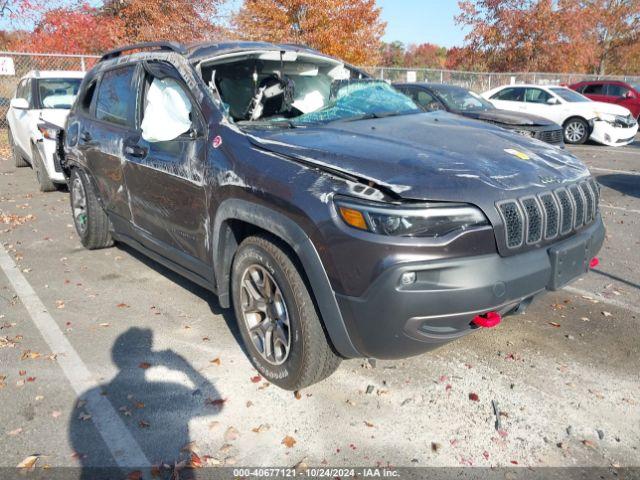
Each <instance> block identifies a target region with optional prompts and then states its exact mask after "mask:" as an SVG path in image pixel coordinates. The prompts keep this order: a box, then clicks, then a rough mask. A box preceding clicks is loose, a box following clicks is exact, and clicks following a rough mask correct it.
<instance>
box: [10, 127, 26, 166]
mask: <svg viewBox="0 0 640 480" xmlns="http://www.w3.org/2000/svg"><path fill="white" fill-rule="evenodd" d="M7 135H8V137H9V148H10V149H11V156H12V157H13V163H14V164H15V166H16V167H18V168H22V167H28V166H29V162H27V161H26V160H25V159H24V157H23V156H22V155H20V152H18V147H16V144H15V142H14V141H13V133H11V130H10V129H8V128H7Z"/></svg>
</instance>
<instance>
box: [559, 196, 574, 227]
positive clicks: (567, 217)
mask: <svg viewBox="0 0 640 480" xmlns="http://www.w3.org/2000/svg"><path fill="white" fill-rule="evenodd" d="M556 197H557V198H558V201H559V203H560V211H561V212H562V215H561V218H562V222H561V224H560V234H561V235H566V234H567V233H569V232H570V231H571V229H572V228H573V217H574V216H573V203H572V202H571V198H569V193H568V192H567V191H566V190H565V189H564V188H561V189H559V190H556Z"/></svg>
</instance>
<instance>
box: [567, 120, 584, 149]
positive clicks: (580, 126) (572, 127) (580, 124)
mask: <svg viewBox="0 0 640 480" xmlns="http://www.w3.org/2000/svg"><path fill="white" fill-rule="evenodd" d="M588 138H589V124H588V123H587V121H586V120H584V119H583V118H578V117H573V118H570V119H569V120H567V121H566V122H564V141H565V142H566V143H569V144H571V145H582V144H583V143H584V142H586V141H587V139H588Z"/></svg>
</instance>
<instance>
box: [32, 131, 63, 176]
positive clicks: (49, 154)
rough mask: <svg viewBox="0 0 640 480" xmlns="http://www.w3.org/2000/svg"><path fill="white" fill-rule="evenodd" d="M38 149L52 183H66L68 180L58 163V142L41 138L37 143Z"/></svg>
mask: <svg viewBox="0 0 640 480" xmlns="http://www.w3.org/2000/svg"><path fill="white" fill-rule="evenodd" d="M36 148H37V149H38V151H39V152H40V158H42V160H43V162H44V168H46V169H47V173H48V174H49V178H50V179H51V181H52V182H55V183H66V181H67V180H66V178H65V176H64V172H63V171H62V168H61V166H60V162H59V161H58V153H57V149H56V141H55V140H50V139H48V138H41V139H40V140H38V141H37V142H36Z"/></svg>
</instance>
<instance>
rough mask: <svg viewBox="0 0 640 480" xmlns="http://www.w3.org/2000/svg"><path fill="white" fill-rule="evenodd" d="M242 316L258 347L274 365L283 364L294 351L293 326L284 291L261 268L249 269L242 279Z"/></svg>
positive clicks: (252, 266)
mask: <svg viewBox="0 0 640 480" xmlns="http://www.w3.org/2000/svg"><path fill="white" fill-rule="evenodd" d="M240 301H241V309H242V317H243V320H244V322H245V326H246V327H247V330H248V332H249V336H250V338H251V341H252V342H253V345H254V347H255V348H256V350H257V351H258V353H260V355H261V356H262V358H263V359H264V360H266V361H267V362H269V363H270V364H272V365H282V364H283V363H284V362H285V361H286V360H287V358H288V357H289V352H290V349H291V326H290V323H289V314H288V311H287V305H286V303H285V301H284V297H283V296H282V291H281V290H280V287H279V286H278V284H277V283H276V281H275V279H274V278H273V276H271V274H270V273H269V272H268V271H267V270H266V269H265V268H264V267H262V266H261V265H257V264H254V265H251V266H249V267H248V268H247V269H246V270H245V271H244V273H243V274H242V278H241V280H240Z"/></svg>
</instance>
